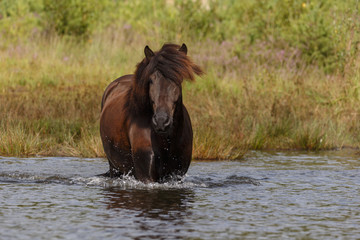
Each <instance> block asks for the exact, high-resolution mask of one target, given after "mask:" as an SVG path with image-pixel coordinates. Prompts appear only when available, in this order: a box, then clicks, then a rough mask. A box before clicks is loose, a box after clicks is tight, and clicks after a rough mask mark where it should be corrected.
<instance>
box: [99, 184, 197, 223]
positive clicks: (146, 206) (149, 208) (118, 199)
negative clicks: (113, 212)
mask: <svg viewBox="0 0 360 240" xmlns="http://www.w3.org/2000/svg"><path fill="white" fill-rule="evenodd" d="M104 196H105V198H106V204H107V209H127V210H134V211H138V212H139V215H138V216H140V217H150V218H156V219H160V220H179V219H180V218H183V217H184V216H187V215H188V214H189V212H188V211H187V210H188V207H189V203H190V202H192V200H193V197H194V193H193V191H192V190H190V189H125V190H124V189H116V188H110V189H107V190H106V192H104Z"/></svg>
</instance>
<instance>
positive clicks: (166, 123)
mask: <svg viewBox="0 0 360 240" xmlns="http://www.w3.org/2000/svg"><path fill="white" fill-rule="evenodd" d="M169 125H170V118H169V117H167V118H166V120H165V122H164V127H168V126H169Z"/></svg>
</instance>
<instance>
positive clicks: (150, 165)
mask: <svg viewBox="0 0 360 240" xmlns="http://www.w3.org/2000/svg"><path fill="white" fill-rule="evenodd" d="M130 144H131V151H132V156H133V164H134V174H135V178H136V179H138V180H140V181H142V182H145V183H149V182H156V181H157V180H158V179H157V178H158V177H157V171H156V164H155V154H154V151H153V149H152V144H151V129H150V128H141V127H138V126H137V125H135V124H134V125H133V126H132V127H131V128H130Z"/></svg>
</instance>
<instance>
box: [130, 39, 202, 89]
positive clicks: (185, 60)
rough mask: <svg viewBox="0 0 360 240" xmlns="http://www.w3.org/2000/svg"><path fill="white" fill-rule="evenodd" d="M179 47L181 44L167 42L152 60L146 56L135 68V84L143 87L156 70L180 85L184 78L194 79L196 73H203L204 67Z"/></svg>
mask: <svg viewBox="0 0 360 240" xmlns="http://www.w3.org/2000/svg"><path fill="white" fill-rule="evenodd" d="M179 49H180V46H179V45H176V44H172V43H167V44H164V45H163V46H162V48H161V49H160V50H159V51H158V52H155V53H154V56H153V57H151V59H150V60H149V59H147V58H144V59H143V61H141V62H140V63H139V64H138V65H137V68H136V70H135V81H136V83H135V84H138V85H139V86H142V87H143V86H144V85H146V84H147V83H148V81H149V79H150V75H151V74H152V73H154V72H155V71H156V70H157V71H159V72H160V73H161V74H162V75H163V76H164V77H165V78H166V79H169V80H171V81H174V82H175V83H177V84H178V85H180V84H181V83H182V82H183V80H189V81H194V80H195V74H196V75H201V74H203V71H202V69H201V68H200V67H199V66H198V65H196V64H194V63H193V62H192V61H191V59H190V58H189V57H188V56H187V55H186V53H184V52H182V51H179Z"/></svg>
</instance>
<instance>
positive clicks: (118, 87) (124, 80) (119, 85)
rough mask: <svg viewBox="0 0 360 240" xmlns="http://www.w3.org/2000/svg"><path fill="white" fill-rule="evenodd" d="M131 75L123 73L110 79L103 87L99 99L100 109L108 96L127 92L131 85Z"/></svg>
mask: <svg viewBox="0 0 360 240" xmlns="http://www.w3.org/2000/svg"><path fill="white" fill-rule="evenodd" d="M132 79H133V75H131V74H129V75H124V76H122V77H119V78H117V79H115V80H114V81H112V82H111V83H110V84H109V85H108V86H107V87H106V89H105V91H104V94H103V96H102V100H101V110H103V108H104V104H105V102H106V101H107V99H108V98H111V97H116V96H119V95H123V94H127V92H128V91H129V90H130V88H131V85H132Z"/></svg>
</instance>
